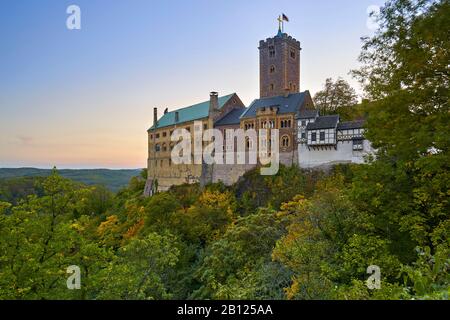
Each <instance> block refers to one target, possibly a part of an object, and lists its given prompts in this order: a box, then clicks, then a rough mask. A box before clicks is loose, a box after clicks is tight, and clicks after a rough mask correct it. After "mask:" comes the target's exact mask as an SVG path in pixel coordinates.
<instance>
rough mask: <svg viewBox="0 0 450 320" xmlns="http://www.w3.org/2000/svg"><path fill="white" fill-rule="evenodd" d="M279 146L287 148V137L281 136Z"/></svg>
mask: <svg viewBox="0 0 450 320" xmlns="http://www.w3.org/2000/svg"><path fill="white" fill-rule="evenodd" d="M281 146H283V147H285V148H286V147H289V137H288V136H283V137H282V138H281Z"/></svg>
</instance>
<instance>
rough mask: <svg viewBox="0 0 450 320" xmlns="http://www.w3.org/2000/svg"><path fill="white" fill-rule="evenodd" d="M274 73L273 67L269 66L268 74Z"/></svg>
mask: <svg viewBox="0 0 450 320" xmlns="http://www.w3.org/2000/svg"><path fill="white" fill-rule="evenodd" d="M274 72H275V66H274V65H271V66H270V69H269V73H274Z"/></svg>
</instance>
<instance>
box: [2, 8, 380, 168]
mask: <svg viewBox="0 0 450 320" xmlns="http://www.w3.org/2000/svg"><path fill="white" fill-rule="evenodd" d="M383 2H384V1H383V0H358V1H355V0H270V1H269V0H258V1H256V0H254V1H250V0H247V1H245V0H183V1H181V0H179V1H170V0H169V1H167V0H165V1H162V0H160V1H156V0H155V1H151V0H132V1H129V0H126V1H125V0H120V1H119V0H108V1H106V0H71V1H65V0H39V1H24V0H2V2H1V5H0V8H1V9H0V167H22V166H33V167H41V168H50V167H52V166H53V165H56V166H57V167H58V168H139V167H145V165H146V157H147V135H146V130H147V129H148V127H149V126H150V124H151V122H152V113H153V111H152V108H153V107H158V108H159V113H160V114H161V113H162V112H163V110H164V109H165V108H166V107H168V108H169V110H172V109H176V108H177V107H181V106H186V105H190V104H193V103H197V102H201V101H204V100H207V99H208V98H209V92H210V91H219V93H220V95H225V94H228V93H231V92H236V93H237V94H238V95H239V96H240V97H241V98H242V100H243V102H244V103H245V104H246V105H248V104H249V103H250V102H251V101H252V100H253V99H255V98H258V95H259V81H258V77H259V75H258V63H259V61H258V49H257V47H258V43H259V40H262V39H266V38H268V37H272V36H274V35H275V34H276V32H277V28H278V25H277V21H276V18H277V16H278V14H280V13H281V12H284V13H285V14H286V15H287V16H288V17H289V19H290V22H289V23H287V24H286V25H285V32H287V33H289V34H290V35H292V36H294V37H295V38H297V39H298V40H299V41H300V42H301V45H302V48H303V50H302V53H301V80H300V81H301V84H300V86H301V89H302V90H310V91H311V93H312V94H314V93H315V92H316V91H318V90H320V88H321V87H322V85H323V83H324V81H325V79H326V78H327V77H333V78H336V77H338V76H342V77H343V78H345V79H346V80H348V81H349V82H350V83H351V84H352V85H354V86H355V87H357V84H356V82H355V81H354V80H352V79H351V77H350V76H349V75H348V72H349V70H350V69H352V68H355V67H357V66H358V63H357V56H358V54H359V52H360V48H361V41H360V37H361V36H367V35H371V34H372V31H371V30H369V28H368V27H367V25H366V21H367V18H368V14H367V8H368V7H369V6H370V5H382V3H383ZM71 4H76V5H78V6H80V8H81V14H82V17H81V27H82V29H81V30H72V31H71V30H68V29H67V28H66V19H67V17H68V15H67V14H66V8H67V7H68V6H69V5H71Z"/></svg>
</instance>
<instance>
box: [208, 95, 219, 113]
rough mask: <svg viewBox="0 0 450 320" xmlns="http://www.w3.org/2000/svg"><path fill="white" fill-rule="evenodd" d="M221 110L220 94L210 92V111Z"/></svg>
mask: <svg viewBox="0 0 450 320" xmlns="http://www.w3.org/2000/svg"><path fill="white" fill-rule="evenodd" d="M217 110H219V94H218V93H217V92H215V91H212V92H211V93H210V94H209V113H213V112H214V111H217Z"/></svg>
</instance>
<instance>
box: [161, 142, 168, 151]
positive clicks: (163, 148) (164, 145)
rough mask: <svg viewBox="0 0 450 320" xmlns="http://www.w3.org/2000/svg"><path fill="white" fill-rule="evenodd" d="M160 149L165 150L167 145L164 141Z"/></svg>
mask: <svg viewBox="0 0 450 320" xmlns="http://www.w3.org/2000/svg"><path fill="white" fill-rule="evenodd" d="M162 151H163V152H166V151H167V146H166V144H165V143H163V145H162Z"/></svg>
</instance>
